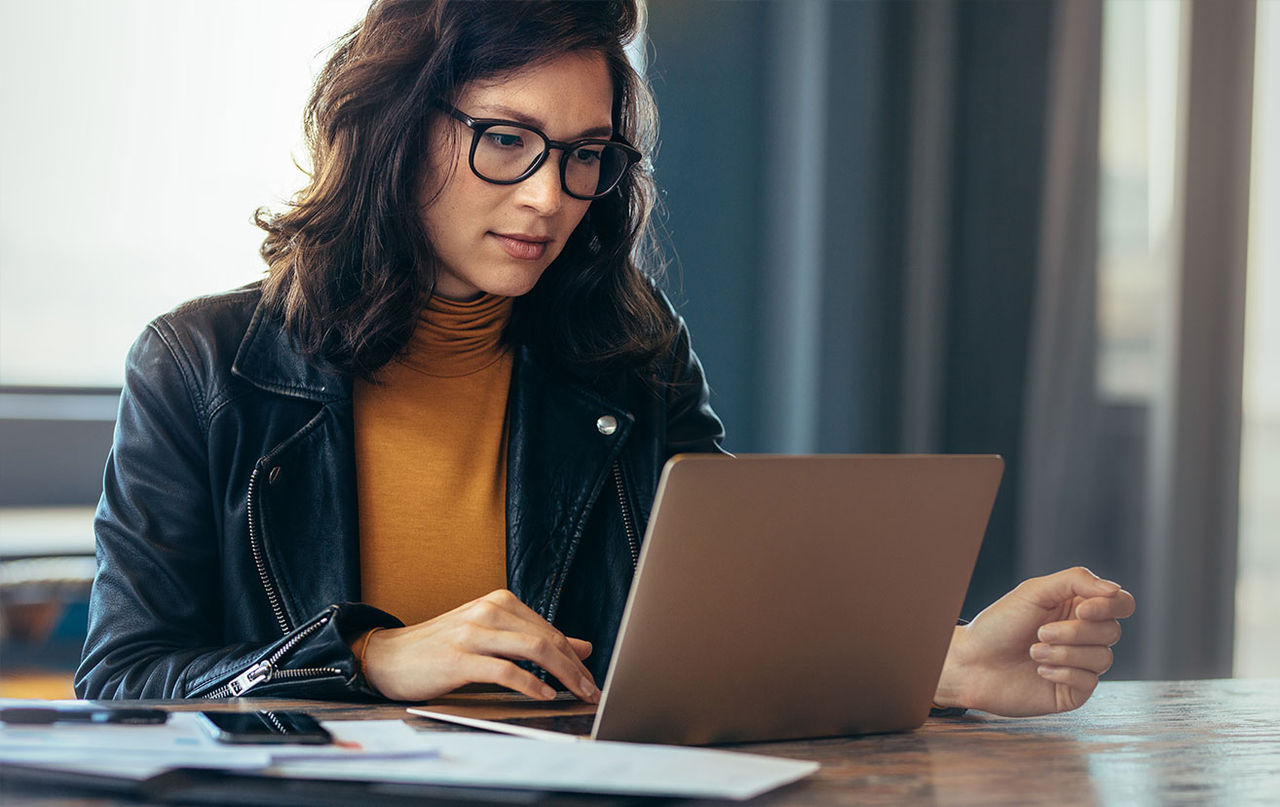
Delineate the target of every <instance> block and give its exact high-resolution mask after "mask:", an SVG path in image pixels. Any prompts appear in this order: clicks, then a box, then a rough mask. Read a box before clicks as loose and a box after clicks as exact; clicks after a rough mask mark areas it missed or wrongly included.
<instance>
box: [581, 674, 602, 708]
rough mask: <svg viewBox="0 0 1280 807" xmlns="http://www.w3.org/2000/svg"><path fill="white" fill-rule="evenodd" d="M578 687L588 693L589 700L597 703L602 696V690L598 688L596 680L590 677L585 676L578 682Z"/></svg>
mask: <svg viewBox="0 0 1280 807" xmlns="http://www.w3.org/2000/svg"><path fill="white" fill-rule="evenodd" d="M578 688H579V689H580V690H582V691H583V692H585V693H587V700H589V701H591V702H592V703H595V702H596V701H597V700H599V698H600V690H598V689H596V683H595V681H592V680H591V679H590V678H583V679H582V680H581V681H579V682H578Z"/></svg>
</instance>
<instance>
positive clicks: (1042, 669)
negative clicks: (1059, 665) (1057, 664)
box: [1036, 664, 1053, 676]
mask: <svg viewBox="0 0 1280 807" xmlns="http://www.w3.org/2000/svg"><path fill="white" fill-rule="evenodd" d="M1051 672H1053V668H1052V667H1049V666H1046V665H1043V664H1042V665H1040V666H1039V667H1036V674H1037V675H1046V676H1047V675H1048V674H1049V673H1051Z"/></svg>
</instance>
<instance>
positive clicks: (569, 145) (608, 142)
mask: <svg viewBox="0 0 1280 807" xmlns="http://www.w3.org/2000/svg"><path fill="white" fill-rule="evenodd" d="M436 106H437V107H439V108H440V109H441V111H443V112H445V113H446V114H448V115H449V116H450V117H452V118H454V119H455V120H457V121H459V122H460V123H462V125H464V126H466V127H467V128H468V129H470V130H471V150H470V152H469V153H468V155H467V163H468V165H469V166H470V167H471V173H473V174H475V175H476V176H477V177H479V178H480V179H482V180H484V181H485V182H488V183H490V184H493V185H517V184H519V183H521V182H524V181H525V180H526V179H528V178H529V177H531V176H533V175H534V174H536V173H538V169H540V168H542V165H543V163H545V162H546V161H547V155H548V154H550V153H551V150H552V149H559V150H560V187H561V189H562V190H564V192H565V193H566V194H567V195H569V196H572V197H573V198H574V199H581V200H583V201H591V200H594V199H601V198H603V197H605V196H608V195H609V194H611V193H613V191H614V190H615V189H617V187H618V184H619V183H621V182H622V178H623V177H624V176H626V173H627V171H628V170H630V168H631V166H633V165H635V164H636V163H638V162H640V161H641V160H643V159H644V155H643V154H641V153H640V150H639V149H637V148H636V147H635V146H632V145H631V144H630V143H628V142H627V141H626V140H624V139H622V138H621V137H618V136H616V135H615V136H614V137H612V138H602V137H584V138H581V139H579V140H570V141H564V140H552V139H551V138H549V137H547V135H546V133H544V132H543V131H542V130H541V129H539V128H537V127H536V126H531V125H529V124H527V123H521V122H520V121H514V120H504V119H502V118H473V117H471V116H470V115H468V114H467V113H465V112H463V111H462V110H460V109H458V108H457V107H455V106H454V105H453V104H450V103H449V102H447V101H443V100H440V101H436ZM495 126H514V127H516V128H519V129H524V130H526V131H530V132H533V133H534V134H536V135H537V136H538V137H541V138H542V143H543V146H542V154H541V155H539V157H538V159H536V160H534V161H533V163H532V164H531V165H530V166H529V167H528V168H526V169H525V170H524V172H523V173H521V174H520V176H518V177H516V178H515V179H490V178H489V177H487V176H484V175H483V174H481V173H480V172H479V171H477V170H476V149H477V148H479V146H480V138H481V137H482V136H483V135H484V133H485V132H487V131H488V130H489V129H492V128H493V127H495ZM584 145H596V146H617V147H619V148H621V149H622V151H623V153H624V154H625V155H626V156H627V164H626V165H625V166H623V168H622V171H621V172H619V174H618V178H617V179H616V180H614V182H613V184H612V185H610V186H609V188H608V189H607V190H604V191H602V192H600V193H597V194H594V195H591V196H583V195H581V194H577V193H574V192H573V191H571V190H569V180H568V177H567V176H566V172H567V171H568V167H569V154H570V153H571V152H572V151H573V150H574V149H576V148H578V147H580V146H584Z"/></svg>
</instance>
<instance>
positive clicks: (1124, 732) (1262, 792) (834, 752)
mask: <svg viewBox="0 0 1280 807" xmlns="http://www.w3.org/2000/svg"><path fill="white" fill-rule="evenodd" d="M455 697H458V696H455ZM470 697H472V698H473V699H479V700H482V701H483V700H486V699H489V700H492V701H493V702H494V703H501V702H502V700H503V699H502V698H500V697H495V696H470ZM154 703H158V704H159V705H163V706H165V707H167V708H172V709H175V710H190V709H202V708H203V709H209V708H221V709H239V710H251V709H262V708H275V709H294V710H299V709H300V710H304V711H308V712H311V713H313V714H315V715H317V716H318V717H320V718H321V719H374V718H395V717H407V718H408V722H409V723H410V725H412V726H414V727H415V728H417V729H419V730H421V731H456V730H460V729H457V728H454V727H451V726H447V725H444V724H440V723H435V722H433V721H429V720H425V719H422V718H414V717H412V716H408V715H406V714H405V712H404V706H405V705H404V704H385V703H377V704H372V703H371V704H353V703H331V702H322V701H291V700H260V699H252V698H249V699H244V700H241V701H222V702H216V703H215V702H192V701H178V702H174V701H158V702H154ZM530 742H534V741H532V740H531V741H530ZM734 748H739V749H741V750H744V751H751V752H754V753H762V754H773V755H777V756H785V757H792V758H797V759H814V760H818V761H819V762H821V763H822V769H821V770H820V771H819V772H818V773H816V774H814V775H813V776H812V777H810V778H808V779H806V780H804V781H802V782H799V783H796V784H794V785H791V786H789V787H787V788H784V789H782V790H779V791H775V792H774V793H770V794H767V795H765V796H763V797H761V798H759V799H757V800H756V801H754V802H752V804H760V805H779V806H781V805H846V804H847V805H855V804H856V805H867V804H870V805H879V804H895V805H1002V804H1010V805H1012V804H1019V805H1023V804H1054V805H1092V804H1098V805H1163V804H1230V805H1236V804H1280V679H1255V680H1240V679H1225V680H1213V681H1185V682H1136V681H1135V682H1126V681H1121V682H1104V683H1103V684H1102V685H1101V686H1100V687H1099V688H1098V690H1097V692H1096V693H1095V695H1094V697H1093V699H1092V700H1091V701H1090V702H1089V703H1088V704H1087V705H1086V706H1085V707H1084V708H1083V709H1081V710H1079V711H1077V712H1072V713H1068V714H1062V715H1053V716H1049V717H1039V718H1016V719H1012V718H998V717H994V716H990V715H985V714H982V713H970V714H968V715H965V716H963V717H958V718H931V719H929V720H928V721H927V722H926V723H925V725H924V726H922V727H921V728H920V729H917V730H916V731H913V732H909V733H906V734H892V735H873V736H863V737H846V738H828V739H818V740H805V741H797V742H787V743H773V744H753V745H744V746H734ZM0 779H3V775H2V773H0ZM0 803H4V804H6V805H8V804H27V803H30V804H39V805H42V806H43V807H49V806H50V805H71V804H76V805H107V804H136V803H137V802H130V801H124V800H119V799H114V798H110V797H105V796H104V797H103V798H84V797H82V796H81V795H79V794H77V795H75V796H73V795H71V794H69V793H65V792H60V791H59V788H58V787H56V786H48V787H40V786H38V785H33V784H31V783H29V782H24V783H21V784H16V783H13V782H0Z"/></svg>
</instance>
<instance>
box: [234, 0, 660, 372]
mask: <svg viewBox="0 0 1280 807" xmlns="http://www.w3.org/2000/svg"><path fill="white" fill-rule="evenodd" d="M638 2H642V0H587V1H585V2H584V1H583V0H568V1H563V0H562V1H560V2H556V1H554V0H504V2H493V1H492V0H471V1H470V2H460V1H459V0H375V2H374V3H373V5H372V6H371V7H370V9H369V11H368V14H367V15H366V16H365V19H364V20H363V22H361V23H360V24H358V25H357V26H356V27H355V28H353V29H352V30H351V31H349V32H348V33H347V34H346V35H345V36H343V37H342V38H341V39H339V40H338V42H337V43H336V51H335V53H334V54H333V57H332V58H331V59H330V60H329V62H328V63H327V64H326V65H325V67H324V69H323V70H322V71H321V73H320V75H319V77H318V78H317V79H316V83H315V86H314V88H313V90H312V95H311V98H310V100H309V102H308V103H307V107H306V115H305V130H304V131H305V135H306V143H307V148H308V150H309V152H310V156H311V171H310V175H309V176H310V181H309V183H308V184H307V186H306V187H305V188H303V189H302V190H301V191H300V192H299V193H298V194H297V195H296V196H295V197H294V198H293V200H292V201H291V202H290V203H289V205H288V207H287V208H286V209H285V210H283V211H282V212H279V213H276V214H272V213H270V212H268V211H267V210H265V209H260V210H259V211H258V213H257V215H256V217H255V220H256V222H257V224H258V226H259V227H261V228H262V229H264V230H266V232H267V237H266V239H265V241H264V242H263V245H262V249H261V253H262V257H263V259H264V260H265V261H266V262H267V267H268V269H267V278H266V280H265V282H264V284H263V289H264V295H265V300H266V303H267V305H269V306H271V307H272V308H273V309H274V310H275V311H277V312H278V313H279V315H280V316H281V317H282V319H283V321H284V324H285V328H286V330H287V331H288V333H289V334H290V335H291V336H292V338H293V340H294V342H295V345H296V347H297V348H298V349H299V350H300V351H301V352H302V353H303V354H305V355H307V356H308V357H311V358H312V359H313V360H319V361H321V362H323V363H326V364H328V365H329V366H331V367H333V368H336V369H338V370H340V371H342V372H344V373H347V374H349V375H352V376H359V377H362V378H366V379H368V378H372V376H373V374H374V373H375V372H376V371H377V370H378V368H380V367H382V366H383V365H384V364H386V363H387V362H388V361H390V360H391V359H393V358H394V357H395V356H396V355H397V354H398V353H400V352H401V351H402V350H403V349H404V347H405V345H406V344H407V343H408V340H409V337H410V336H411V334H412V332H413V328H414V325H415V322H416V320H417V317H418V315H419V313H420V311H421V307H422V302H423V300H424V299H425V297H426V296H427V295H429V294H431V292H432V289H433V288H434V285H435V278H436V270H435V257H434V254H433V252H432V248H431V244H430V243H429V241H428V238H427V235H426V232H425V230H424V228H423V226H422V224H421V221H420V217H419V214H418V196H417V194H418V187H419V185H418V183H419V180H420V173H421V171H422V170H423V164H424V158H425V156H426V154H427V153H428V149H429V147H430V146H429V144H428V132H429V125H428V124H429V120H430V116H431V114H433V109H432V106H433V102H434V101H435V100H437V99H444V100H447V101H450V102H453V101H455V100H456V99H457V97H458V95H459V93H460V92H461V89H462V87H463V85H464V84H466V83H467V82H469V81H473V80H475V79H482V78H494V77H499V76H502V75H504V74H509V73H512V72H515V71H518V70H520V69H522V68H526V67H529V66H532V65H536V64H537V63H538V62H540V61H545V60H548V59H551V58H555V57H556V56H559V55H562V54H565V53H570V52H580V51H596V52H599V53H601V54H603V56H604V57H605V61H606V63H607V65H608V69H609V73H610V76H611V78H612V81H613V127H614V131H615V132H617V133H618V134H619V135H621V136H622V137H623V138H625V139H626V140H627V141H628V142H629V143H631V144H632V145H634V146H635V147H636V148H638V149H640V150H641V151H642V152H644V153H646V154H649V153H652V149H653V146H654V143H655V140H656V137H657V113H656V110H655V108H654V106H653V101H652V97H651V96H650V94H649V90H648V87H647V85H646V83H645V81H644V79H643V78H641V77H640V76H639V75H638V74H637V73H636V71H635V69H634V68H633V67H632V66H631V64H630V62H629V61H628V60H627V57H626V53H625V50H624V49H625V47H626V45H627V44H629V43H630V42H632V41H633V40H634V39H635V37H636V36H637V35H638V33H639V31H640V30H641V28H642V26H643V24H644V19H643V14H644V9H643V6H642V5H639V4H638ZM655 199H656V190H655V187H654V184H653V180H652V177H651V176H650V174H649V173H648V171H646V170H641V169H640V168H639V167H637V168H633V169H632V170H631V171H629V172H628V173H627V175H626V176H625V177H624V178H623V180H622V182H621V183H620V184H619V186H618V188H617V189H616V190H614V191H613V192H612V193H610V194H609V195H608V196H607V197H604V198H601V199H597V200H595V201H594V202H592V203H591V206H590V207H589V208H588V211H587V214H586V215H585V216H584V217H583V220H582V222H581V224H580V225H579V226H578V228H577V229H576V230H575V231H574V232H573V234H572V235H571V236H570V238H569V239H568V241H567V243H566V244H565V247H564V249H563V251H562V252H561V254H560V255H559V256H558V257H557V258H556V260H555V261H554V262H553V263H552V264H551V265H550V266H549V267H548V268H547V270H546V271H545V272H544V273H543V276H542V277H541V278H540V280H539V281H538V283H537V285H536V286H535V287H534V289H533V290H531V291H530V292H529V293H528V294H526V295H524V296H523V297H521V298H519V299H518V300H517V301H516V304H515V306H514V309H513V313H512V318H511V323H510V325H509V326H508V330H507V337H508V339H512V340H522V341H526V342H528V343H529V344H532V345H533V346H534V347H535V348H536V349H538V350H540V351H541V352H542V353H543V354H545V355H546V356H547V357H549V358H550V360H551V361H552V362H554V363H555V364H556V365H558V366H559V367H560V368H562V369H564V370H567V371H569V372H571V373H572V374H574V375H577V376H580V377H587V376H591V375H593V374H594V373H596V372H599V371H602V370H607V369H613V368H617V367H626V368H642V367H648V366H652V365H653V363H654V362H655V360H656V359H657V358H658V357H659V356H660V355H661V354H663V353H665V352H666V351H667V350H669V348H670V346H671V344H672V342H673V340H674V338H675V328H676V325H675V323H674V322H673V320H672V317H671V316H670V313H669V312H668V311H667V310H666V309H665V308H664V307H663V305H662V303H661V301H660V299H659V298H658V297H657V296H656V295H655V293H654V282H655V279H656V276H657V275H658V273H659V272H660V271H661V262H660V261H659V259H658V252H657V250H656V248H655V247H654V245H653V241H652V238H651V237H650V235H649V228H648V220H649V216H650V213H651V211H652V209H653V205H654V202H655Z"/></svg>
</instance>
